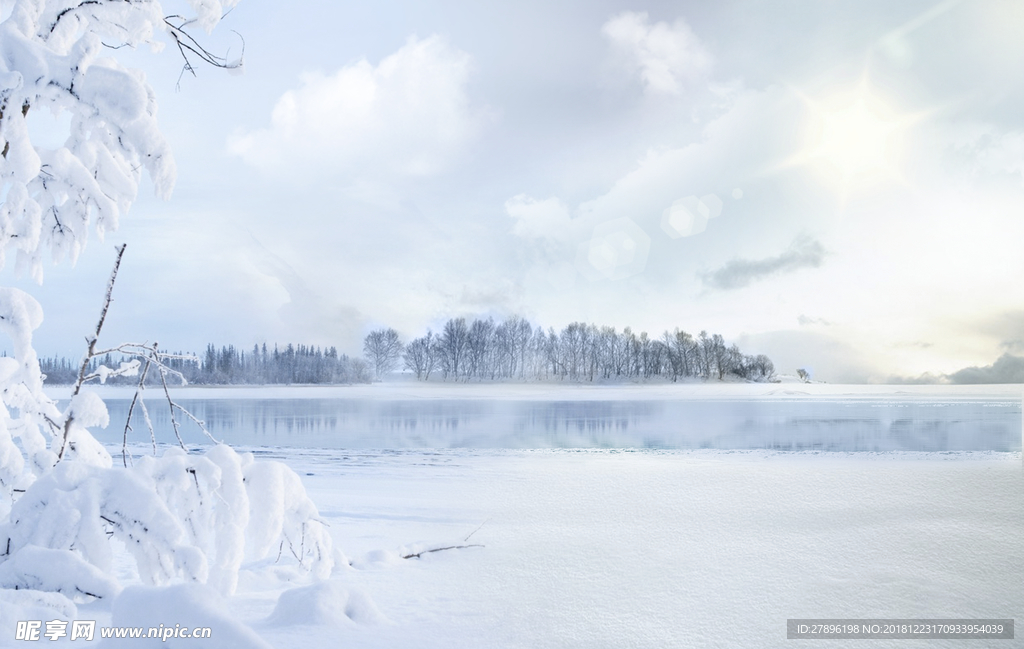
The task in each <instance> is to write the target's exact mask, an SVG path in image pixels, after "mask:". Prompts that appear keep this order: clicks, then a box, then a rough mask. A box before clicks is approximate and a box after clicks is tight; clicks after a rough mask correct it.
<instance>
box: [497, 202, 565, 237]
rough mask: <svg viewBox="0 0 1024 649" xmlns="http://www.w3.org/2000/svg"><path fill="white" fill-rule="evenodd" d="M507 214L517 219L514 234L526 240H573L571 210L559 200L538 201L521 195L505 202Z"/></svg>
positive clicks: (513, 228) (513, 229)
mask: <svg viewBox="0 0 1024 649" xmlns="http://www.w3.org/2000/svg"><path fill="white" fill-rule="evenodd" d="M505 212H506V213H508V215H509V216H510V217H512V218H513V219H515V225H514V226H513V227H512V232H513V233H514V234H515V235H517V236H520V237H523V238H524V239H553V240H556V241H565V240H568V239H571V238H572V231H573V223H572V217H570V216H569V209H568V208H567V207H566V205H565V203H563V202H562V201H560V200H559V199H557V198H548V199H546V200H537V199H535V198H532V197H530V196H527V195H525V194H519V195H518V196H513V197H512V198H510V199H508V200H507V201H505Z"/></svg>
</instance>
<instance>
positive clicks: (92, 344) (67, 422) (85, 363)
mask: <svg viewBox="0 0 1024 649" xmlns="http://www.w3.org/2000/svg"><path fill="white" fill-rule="evenodd" d="M126 247H128V244H126V243H122V244H121V246H120V247H119V248H116V250H117V258H116V259H115V260H114V270H113V271H112V272H111V273H110V281H108V282H107V294H106V297H104V299H103V309H102V310H101V311H100V319H99V322H97V323H96V333H95V334H93V335H92V336H89V337H87V338H86V341H87V342H88V343H89V348H88V350H87V351H86V353H85V356H84V357H83V358H82V364H81V365H80V366H79V368H78V380H77V381H75V387H74V388H73V389H72V391H71V399H72V405H70V406H68V412H67V415H66V416H65V417H64V437H63V439H62V440H61V444H60V452H59V453H57V461H58V462H59V461H60V460H61V459H63V457H64V450H65V449H66V448H67V445H68V437H69V436H70V435H71V423H72V422H73V421H74V420H75V413H74V409H73V408H74V405H73V402H74V398H75V397H76V396H78V393H79V391H81V389H82V384H83V383H85V372H86V370H87V369H89V361H91V360H92V359H93V357H94V353H95V351H96V341H97V340H98V339H99V337H100V332H101V331H103V322H104V321H105V320H106V319H107V310H108V309H109V308H110V299H111V296H112V295H113V293H114V281H115V280H116V279H117V269H118V268H120V267H121V257H122V256H123V255H124V249H125V248H126Z"/></svg>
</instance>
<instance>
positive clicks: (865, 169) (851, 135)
mask: <svg viewBox="0 0 1024 649" xmlns="http://www.w3.org/2000/svg"><path fill="white" fill-rule="evenodd" d="M821 122H822V124H821V135H820V137H819V140H818V144H817V147H816V149H815V153H816V157H818V158H820V159H822V160H824V161H825V162H827V163H830V164H832V165H833V166H834V167H835V168H836V169H838V170H839V171H840V172H841V173H842V174H843V176H844V177H850V176H855V175H859V174H865V173H873V172H877V171H883V172H884V171H889V170H890V167H891V166H892V157H893V155H894V154H895V151H894V148H895V143H894V142H892V140H893V139H894V137H893V136H894V135H895V134H896V128H897V124H896V122H895V121H891V120H888V119H886V118H885V117H883V116H882V115H880V114H878V113H876V112H874V111H872V110H871V109H870V108H869V107H868V106H867V101H866V100H865V98H863V97H860V98H858V99H857V101H856V102H855V103H854V104H853V105H852V106H849V107H846V108H843V109H841V110H837V111H830V112H823V113H822V115H821Z"/></svg>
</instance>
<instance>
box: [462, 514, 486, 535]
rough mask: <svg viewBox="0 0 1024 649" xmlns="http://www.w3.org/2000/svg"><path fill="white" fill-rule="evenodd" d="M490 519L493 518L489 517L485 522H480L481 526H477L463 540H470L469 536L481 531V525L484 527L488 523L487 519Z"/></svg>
mask: <svg viewBox="0 0 1024 649" xmlns="http://www.w3.org/2000/svg"><path fill="white" fill-rule="evenodd" d="M489 520H491V519H489V518H488V519H487V520H486V521H484V522H483V523H480V526H479V527H477V528H476V529H475V530H473V531H472V532H470V533H469V534H468V535H467V536H466V538H464V539H462V540H463V541H468V540H469V537H470V536H473V535H474V534H476V533H477V532H479V531H480V528H481V527H483V526H484V525H486V524H487V521H489Z"/></svg>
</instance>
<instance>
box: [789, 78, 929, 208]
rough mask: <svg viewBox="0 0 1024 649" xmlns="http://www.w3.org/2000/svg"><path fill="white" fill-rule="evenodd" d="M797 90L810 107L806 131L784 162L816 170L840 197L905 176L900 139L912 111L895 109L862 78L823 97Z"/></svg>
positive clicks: (900, 180)
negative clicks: (847, 88) (843, 90)
mask: <svg viewBox="0 0 1024 649" xmlns="http://www.w3.org/2000/svg"><path fill="white" fill-rule="evenodd" d="M799 94H800V96H801V97H802V98H803V100H804V101H805V102H806V103H807V105H808V107H809V109H810V110H809V116H810V120H809V123H808V127H807V132H806V133H807V135H806V139H805V140H804V145H803V148H802V149H801V150H800V151H799V152H798V153H797V154H796V155H794V156H793V157H791V158H790V159H789V160H787V161H786V162H785V163H783V165H782V166H783V167H790V166H801V167H807V168H810V169H812V170H814V171H817V172H818V173H819V174H821V175H822V176H823V177H825V178H829V179H831V181H832V182H835V183H836V184H837V185H838V191H839V193H840V195H841V196H842V197H843V198H844V199H845V197H846V196H847V195H848V194H849V192H850V191H851V190H853V189H854V188H856V187H864V186H866V185H872V184H875V183H878V182H883V181H887V180H888V181H893V180H895V181H898V182H903V181H904V178H903V176H902V174H901V170H900V160H901V150H900V149H901V140H902V136H903V133H904V131H905V130H906V127H907V126H908V125H909V124H910V123H911V122H912V121H914V119H916V118H915V117H914V116H905V115H898V114H896V113H894V112H893V111H892V110H891V109H890V108H889V107H888V106H887V105H886V103H885V102H884V101H883V100H881V99H880V98H879V97H878V96H876V95H874V94H873V93H871V91H870V90H869V88H868V85H867V83H866V81H862V82H861V83H860V84H859V85H858V86H857V88H856V89H855V90H853V91H850V92H846V93H843V94H839V95H834V96H832V97H830V98H827V99H812V98H810V97H808V96H806V95H804V94H803V93H799Z"/></svg>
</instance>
